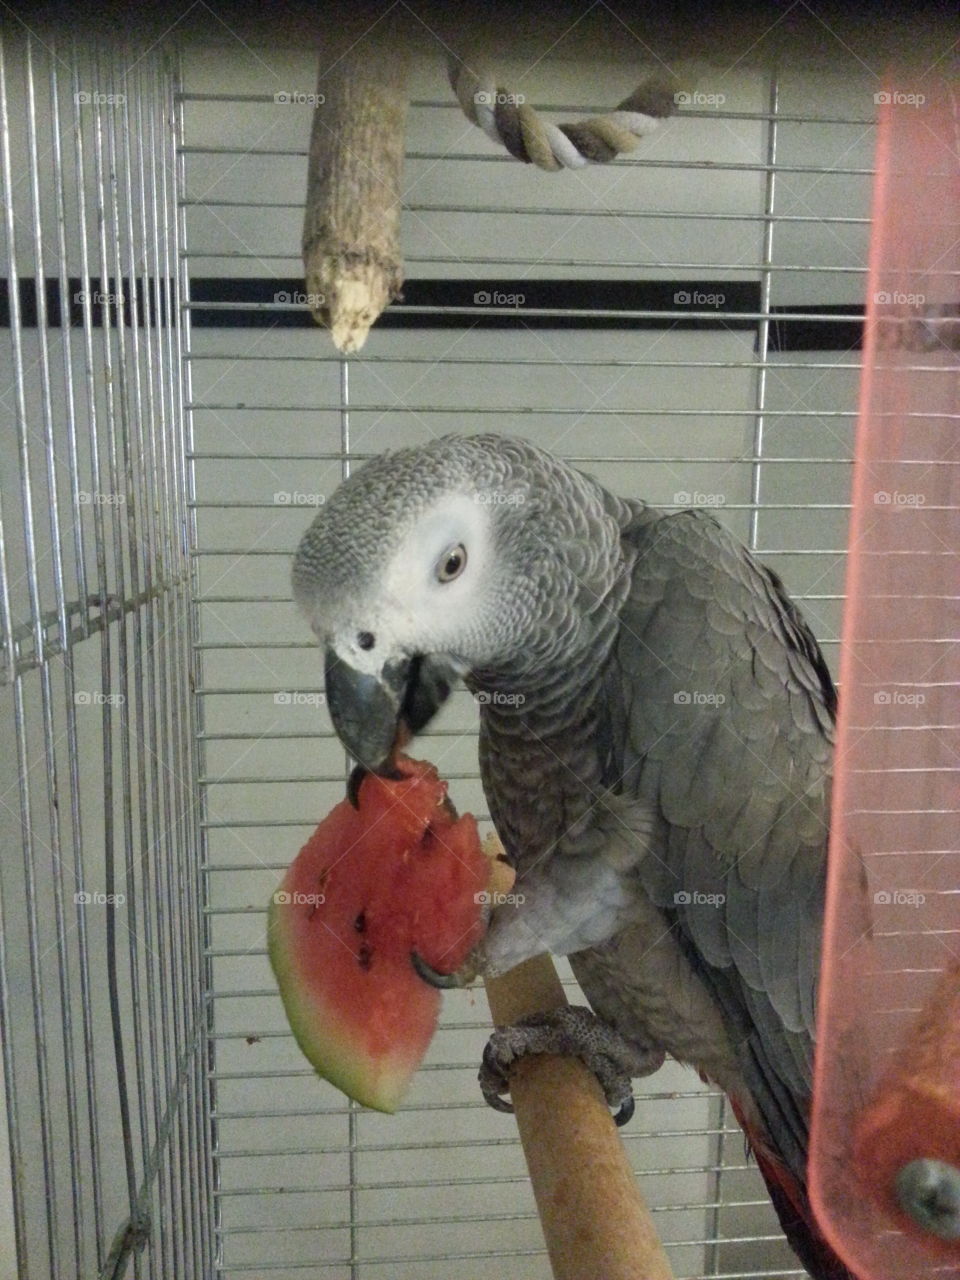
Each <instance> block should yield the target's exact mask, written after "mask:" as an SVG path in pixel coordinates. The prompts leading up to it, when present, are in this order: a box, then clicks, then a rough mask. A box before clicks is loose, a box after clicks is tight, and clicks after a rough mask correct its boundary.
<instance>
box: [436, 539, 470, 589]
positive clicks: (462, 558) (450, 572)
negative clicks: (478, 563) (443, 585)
mask: <svg viewBox="0 0 960 1280" xmlns="http://www.w3.org/2000/svg"><path fill="white" fill-rule="evenodd" d="M466 565H467V549H466V547H465V546H464V545H463V543H462V542H461V543H458V544H457V546H455V547H451V548H450V550H449V551H445V552H444V553H443V555H442V556H441V557H440V559H439V561H438V563H437V580H438V581H439V582H452V581H453V580H454V578H459V577H460V575H461V573H463V571H464V569H465V568H466Z"/></svg>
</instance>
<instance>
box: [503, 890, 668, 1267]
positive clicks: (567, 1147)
mask: <svg viewBox="0 0 960 1280" xmlns="http://www.w3.org/2000/svg"><path fill="white" fill-rule="evenodd" d="M492 887H493V888H494V890H496V891H499V892H505V891H506V890H507V889H508V888H509V885H506V886H504V887H503V888H501V886H499V885H498V884H497V883H496V882H493V885H492ZM486 988H487V998H488V999H489V1001H490V1012H491V1014H492V1015H493V1021H494V1023H495V1024H496V1025H497V1026H498V1027H499V1026H506V1025H507V1024H509V1023H512V1022H516V1021H517V1019H518V1018H522V1017H523V1016H524V1015H525V1014H528V1013H539V1012H541V1011H543V1010H546V1009H556V1008H559V1007H560V1006H561V1005H564V1004H566V1003H567V998H566V996H565V995H564V991H563V987H562V985H561V983H560V979H559V978H558V977H557V971H556V969H555V968H554V966H553V961H552V960H551V959H550V957H549V956H547V955H542V956H536V957H534V959H532V960H527V961H526V962H525V963H523V964H520V965H517V967H516V968H515V969H511V970H510V972H509V973H506V974H504V975H503V976H502V977H500V978H488V979H487V980H486ZM510 1097H511V1100H512V1102H513V1107H514V1111H515V1113H516V1117H517V1127H518V1129H519V1130H520V1140H521V1142H522V1143H523V1152H524V1155H525V1157H526V1160H527V1168H528V1169H529V1171H530V1179H531V1181H532V1183H533V1192H534V1195H535V1196H536V1200H537V1209H538V1210H539V1213H540V1222H541V1224H542V1226H543V1234H544V1236H545V1238H546V1242H547V1250H548V1252H549V1254H550V1263H551V1266H552V1267H553V1274H554V1277H555V1280H585V1278H586V1277H594V1276H597V1277H599V1276H602V1277H603V1280H673V1271H672V1270H671V1267H670V1263H669V1262H668V1260H667V1255H666V1254H665V1253H664V1250H663V1246H662V1245H661V1243H660V1241H659V1239H658V1238H657V1233H656V1230H655V1228H654V1225H653V1219H652V1218H651V1216H650V1210H649V1209H648V1208H647V1206H646V1204H645V1203H644V1200H643V1197H642V1196H641V1194H640V1188H639V1187H638V1186H637V1180H636V1177H635V1176H634V1173H633V1170H632V1169H631V1168H630V1163H629V1161H628V1160H627V1153H626V1151H625V1150H624V1146H623V1143H622V1142H621V1141H620V1136H619V1134H618V1133H617V1128H616V1125H615V1124H614V1122H613V1118H612V1117H611V1115H610V1112H609V1110H608V1108H607V1103H606V1100H605V1098H604V1096H603V1091H602V1090H601V1088H600V1084H599V1082H598V1081H597V1079H596V1077H595V1076H594V1075H593V1073H592V1072H590V1071H589V1070H588V1069H587V1068H586V1067H585V1066H584V1065H583V1063H582V1062H580V1061H579V1059H577V1058H565V1057H554V1056H553V1055H550V1054H533V1055H531V1056H530V1057H527V1058H522V1059H521V1060H520V1061H519V1062H518V1063H517V1064H516V1066H515V1067H514V1068H513V1069H512V1071H511V1074H510Z"/></svg>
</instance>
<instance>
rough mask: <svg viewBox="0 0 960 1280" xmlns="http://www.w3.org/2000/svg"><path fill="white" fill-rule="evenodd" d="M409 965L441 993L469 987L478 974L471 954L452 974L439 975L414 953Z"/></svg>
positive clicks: (411, 954)
mask: <svg viewBox="0 0 960 1280" xmlns="http://www.w3.org/2000/svg"><path fill="white" fill-rule="evenodd" d="M410 963H411V964H412V965H413V967H414V969H416V971H417V973H418V974H419V975H420V977H421V978H422V979H423V980H424V982H426V983H428V984H429V985H430V986H431V987H438V988H439V989H440V990H441V991H449V990H451V988H454V987H469V986H470V984H471V983H472V982H473V981H474V979H475V978H476V976H477V974H478V972H479V968H478V966H477V964H476V963H475V962H474V960H473V953H472V952H471V954H470V955H469V956H467V958H466V960H465V961H464V963H463V964H462V965H461V966H460V968H459V969H454V971H453V973H441V971H440V970H439V969H434V967H433V965H432V964H427V962H426V960H424V958H423V956H421V955H419V954H418V953H417V952H416V951H411V952H410ZM491 1105H492V1104H491Z"/></svg>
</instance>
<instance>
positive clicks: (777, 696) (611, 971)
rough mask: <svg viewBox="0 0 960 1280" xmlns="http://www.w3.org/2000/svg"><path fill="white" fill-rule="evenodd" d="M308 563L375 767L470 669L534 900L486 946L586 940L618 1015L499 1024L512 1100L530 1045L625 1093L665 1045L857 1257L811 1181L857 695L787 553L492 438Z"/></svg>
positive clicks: (507, 915) (584, 969) (360, 743)
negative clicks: (787, 571) (839, 709)
mask: <svg viewBox="0 0 960 1280" xmlns="http://www.w3.org/2000/svg"><path fill="white" fill-rule="evenodd" d="M293 586H294V595H295V598H296V601H297V603H298V604H299V606H300V607H301V609H302V610H303V612H304V613H305V615H306V617H307V618H308V620H309V622H310V624H311V626H312V628H313V630H314V632H315V633H316V636H317V638H318V640H319V642H320V644H321V645H322V646H323V649H324V651H325V678H326V690H327V702H328V707H329V711H330V715H331V718H332V721H333V725H334V728H335V729H336V732H337V734H338V736H339V737H340V739H341V741H342V742H343V744H344V745H345V747H346V748H347V749H348V750H349V752H350V753H351V754H352V755H353V757H354V758H355V759H356V760H357V761H358V762H359V764H360V767H361V768H362V769H365V770H375V771H378V772H382V773H386V772H389V771H390V770H391V769H392V768H393V764H392V759H393V755H394V752H395V750H396V748H397V746H398V744H399V743H402V742H405V741H406V739H407V738H408V737H409V735H410V733H416V732H417V731H419V730H420V729H422V728H423V727H424V725H425V724H426V723H427V722H428V721H429V719H430V717H431V716H432V715H433V713H434V712H435V711H436V709H437V708H438V706H439V705H440V703H441V702H442V701H443V700H444V699H445V698H446V697H447V695H448V694H449V692H450V687H451V682H452V681H453V680H454V679H455V678H457V677H461V678H462V679H463V680H464V681H465V682H466V684H467V686H468V688H469V689H471V690H472V691H473V692H474V693H475V694H479V695H482V696H480V697H479V698H478V701H479V702H480V703H481V708H480V744H479V753H480V769H481V776H482V780H483V788H484V792H485V795H486V797H487V800H488V803H489V806H490V813H491V816H492V818H493V821H494V823H495V825H496V829H497V831H498V833H499V835H500V837H501V839H502V841H503V843H504V845H505V847H506V850H507V855H508V857H509V858H510V860H511V861H512V862H513V863H514V865H515V867H516V870H517V877H518V878H517V886H516V888H517V890H518V894H517V896H518V897H519V896H520V892H521V891H522V896H523V902H522V904H521V905H519V906H516V905H509V906H503V907H500V908H498V909H496V910H495V911H494V912H493V916H492V919H491V922H490V927H489V930H488V932H487V935H486V938H485V940H484V942H483V943H482V944H481V946H480V953H479V956H478V962H479V965H480V967H481V968H482V969H483V971H484V972H486V973H499V972H503V971H505V970H506V969H509V968H511V967H512V966H513V965H515V964H517V963H519V962H520V961H522V960H524V959H526V958H528V957H529V956H531V955H534V954H538V953H540V952H543V951H546V950H549V951H551V952H553V953H554V954H558V955H568V956H569V957H570V963H571V965H572V968H573V971H574V973H575V975H576V977H577V979H578V981H579V982H580V985H581V987H582V989H583V991H584V993H585V995H586V997H587V999H588V1000H589V1001H590V1004H591V1006H592V1008H593V1011H594V1014H595V1015H596V1017H594V1016H593V1015H592V1014H590V1013H589V1011H585V1010H584V1011H582V1012H581V1013H580V1014H574V1015H572V1016H568V1018H567V1020H566V1022H565V1023H563V1025H560V1024H559V1023H558V1024H556V1025H553V1026H549V1025H548V1024H549V1022H550V1020H549V1019H547V1020H546V1022H544V1020H542V1019H541V1020H540V1022H539V1024H537V1025H528V1026H518V1027H514V1028H508V1029H504V1030H500V1031H498V1032H496V1033H495V1035H494V1036H493V1038H492V1040H491V1042H490V1044H489V1045H488V1049H487V1052H486V1053H485V1055H484V1068H483V1069H482V1071H481V1081H482V1082H483V1083H484V1091H485V1093H486V1094H487V1096H488V1100H491V1101H493V1102H494V1104H496V1101H497V1095H498V1093H501V1092H506V1090H507V1089H508V1087H509V1086H508V1084H507V1082H506V1076H507V1074H508V1070H509V1063H510V1061H511V1059H512V1058H514V1057H515V1056H516V1055H517V1054H519V1053H522V1052H524V1051H526V1050H530V1051H537V1050H541V1051H542V1050H544V1049H547V1050H550V1049H555V1048H557V1047H567V1048H570V1049H572V1050H574V1051H579V1052H581V1054H582V1056H583V1057H584V1058H585V1060H586V1061H588V1062H589V1063H590V1064H591V1065H592V1066H593V1067H594V1069H595V1070H596V1071H597V1074H598V1075H599V1076H600V1078H601V1082H602V1083H603V1084H604V1086H605V1088H606V1090H607V1096H608V1099H609V1100H610V1102H611V1105H620V1106H622V1107H624V1110H625V1113H626V1111H629V1110H632V1107H631V1106H630V1105H629V1104H628V1102H627V1099H628V1098H629V1089H630V1085H629V1076H630V1075H631V1074H634V1075H635V1074H642V1073H646V1072H649V1071H650V1070H652V1069H655V1068H656V1066H658V1065H659V1064H660V1062H662V1060H663V1054H664V1052H666V1053H669V1054H670V1055H671V1056H672V1057H674V1058H676V1059H678V1060H679V1061H681V1062H684V1063H689V1064H691V1065H693V1066H694V1067H696V1068H697V1070H698V1071H699V1072H700V1073H701V1074H702V1076H704V1077H705V1078H707V1079H709V1080H711V1081H713V1082H715V1083H716V1084H718V1085H719V1086H720V1087H721V1088H722V1089H723V1090H724V1091H725V1092H726V1093H727V1095H728V1096H729V1097H730V1099H731V1102H732V1104H733V1107H734V1109H735V1111H736V1114H737V1116H738V1117H739V1119H740V1121H741V1123H742V1125H743V1128H744V1130H745V1131H746V1133H747V1135H748V1138H749V1141H750V1143H751V1146H752V1148H753V1150H754V1152H755V1154H756V1156H757V1159H758V1162H759V1164H760V1168H761V1170H762V1172H763V1174H764V1177H765V1179H766V1182H767V1185H768V1187H769V1189H770V1193H771V1196H772V1199H773V1201H774V1204H775V1206H776V1209H777V1211H778V1214H779V1216H780V1219H781V1222H782V1225H783V1228H784V1231H785V1233H786V1235H787V1237H788V1239H789V1240H790V1242H791V1244H792V1245H793V1247H794V1249H795V1250H796V1252H797V1254H798V1255H799V1257H800V1258H801V1260H802V1261H803V1263H804V1265H805V1266H806V1267H807V1268H808V1269H809V1270H810V1272H811V1273H812V1274H813V1275H814V1276H816V1277H817V1278H818V1280H827V1278H829V1280H840V1277H849V1275H850V1273H849V1272H848V1271H847V1270H846V1268H845V1267H844V1266H843V1264H842V1263H841V1262H840V1261H839V1260H838V1258H837V1257H836V1256H835V1255H834V1254H833V1252H832V1251H831V1250H830V1248H829V1246H828V1245H827V1244H826V1242H825V1241H824V1239H823V1238H822V1236H821V1235H820V1233H819V1232H818V1230H817V1228H816V1226H815V1224H814V1222H813V1219H812V1216H811V1211H810V1204H809V1200H808V1198H807V1192H806V1151H807V1139H808V1117H809V1109H810V1095H811V1079H812V1057H813V1033H814V1016H815V989H816V981H817V969H818V956H819V943H820V930H821V917H822V912H823V897H824V884H825V856H826V842H827V830H828V802H829V787H830V768H831V744H832V738H833V727H834V713H835V708H836V694H835V691H834V687H833V683H832V681H831V679H830V675H829V672H828V670H827V667H826V664H825V662H824V659H823V656H822V654H821V652H820V650H819V648H818V646H817V643H816V641H815V639H814V637H813V635H812V633H811V632H810V630H809V628H808V627H807V624H806V623H805V621H804V620H803V618H802V617H801V615H800V613H799V611H798V609H797V608H796V606H795V605H794V604H793V603H792V602H791V600H790V599H789V597H788V596H787V594H786V591H785V590H784V587H783V584H782V583H781V582H780V580H779V579H778V578H777V576H776V575H775V574H774V573H772V572H771V571H770V570H769V569H766V568H765V567H764V566H762V565H761V564H759V563H758V562H757V561H756V560H755V559H754V558H753V556H752V555H751V554H750V553H749V551H747V549H746V548H745V547H743V546H741V545H740V544H739V543H738V542H737V540H736V539H735V538H734V537H733V536H731V534H729V533H728V532H727V531H726V530H725V529H724V528H723V527H722V525H720V524H719V523H718V521H717V520H716V519H715V518H714V516H713V515H711V514H710V513H709V512H708V511H706V510H704V509H696V510H684V511H677V512H665V511H661V510H657V509H655V508H653V507H650V506H647V505H646V504H645V503H643V502H641V501H628V500H624V499H622V498H619V497H615V496H614V495H613V494H612V493H610V492H608V491H607V490H606V489H604V488H603V487H602V486H601V485H599V484H598V483H597V482H596V481H595V480H593V479H592V478H591V477H589V476H587V475H585V474H582V473H581V472H579V471H576V470H574V469H573V468H571V467H570V466H568V465H567V464H565V463H564V462H562V461H560V460H559V459H557V458H555V457H553V456H552V455H550V454H549V453H546V452H545V451H543V450H541V449H539V448H536V447H534V446H533V445H532V444H529V443H527V442H526V441H523V440H519V439H511V438H508V437H506V436H501V435H492V434H491V435H479V436H471V437H458V436H447V437H445V438H443V439H439V440H436V441H434V442H432V443H430V444H427V445H425V446H423V447H419V448H413V449H400V450H397V451H393V452H389V453H387V454H384V455H382V456H380V457H376V458H374V459H372V460H371V461H370V462H368V463H367V464H366V465H364V466H363V467H362V468H360V469H359V470H358V471H357V472H356V473H355V474H353V475H351V476H350V477H349V478H348V479H347V480H346V481H345V482H344V483H343V484H342V485H341V486H340V487H339V488H338V489H337V490H336V492H335V493H334V494H333V496H332V498H331V499H330V500H329V501H328V502H327V504H326V505H325V506H324V507H323V508H322V509H321V511H320V512H319V514H318V515H317V518H316V520H315V521H314V523H313V524H312V525H311V527H310V529H309V530H308V531H307V533H306V534H305V536H304V538H303V540H302V542H301V543H300V546H299V548H298V550H297V553H296V557H295V561H294V568H293ZM421 971H422V968H421ZM425 976H428V977H429V976H430V975H429V974H427V975H425ZM440 980H441V979H439V978H438V981H440ZM613 1064H616V1068H615V1067H614V1065H613ZM618 1070H619V1074H618ZM624 1072H626V1075H625V1076H624ZM501 1105H503V1104H501Z"/></svg>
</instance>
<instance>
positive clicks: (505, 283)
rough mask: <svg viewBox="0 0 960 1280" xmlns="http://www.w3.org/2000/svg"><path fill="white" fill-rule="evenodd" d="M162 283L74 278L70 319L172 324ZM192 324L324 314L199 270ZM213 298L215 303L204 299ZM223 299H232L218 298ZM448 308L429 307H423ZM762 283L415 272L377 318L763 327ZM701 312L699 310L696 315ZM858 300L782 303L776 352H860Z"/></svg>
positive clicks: (27, 323) (273, 286)
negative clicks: (420, 276)
mask: <svg viewBox="0 0 960 1280" xmlns="http://www.w3.org/2000/svg"><path fill="white" fill-rule="evenodd" d="M155 283H156V282H155V281H153V280H150V281H148V282H146V283H145V282H144V281H143V280H142V279H138V280H137V281H136V285H135V289H134V288H132V287H131V284H130V281H129V280H128V279H126V278H124V279H122V280H121V281H120V282H119V285H118V284H117V281H115V280H108V281H106V282H101V281H100V280H92V281H89V282H88V283H87V284H86V285H84V282H83V281H82V280H81V279H80V278H79V277H73V276H72V277H70V280H69V283H68V294H67V299H66V312H67V316H68V322H69V323H70V324H71V325H73V326H77V327H78V326H80V325H82V323H83V298H82V293H81V290H82V289H84V288H86V289H87V291H88V293H89V295H90V299H91V313H92V320H93V324H94V326H95V327H97V328H101V327H102V326H103V325H104V324H105V323H107V324H110V325H111V326H116V325H117V324H118V323H119V322H121V317H122V323H123V324H124V325H127V326H129V325H130V323H131V314H132V302H133V299H134V298H135V299H136V305H137V317H138V322H139V323H140V324H141V325H142V324H143V323H144V316H145V315H147V316H148V317H149V321H150V324H151V325H155V324H157V323H159V324H165V323H166V309H167V306H168V299H169V304H172V297H173V289H172V282H170V281H163V280H161V281H160V285H161V288H160V296H159V301H158V300H157V298H156V294H155ZM190 287H191V295H192V296H191V307H190V315H191V323H192V324H193V325H194V326H196V327H197V328H201V329H235V328H244V329H250V328H252V329H267V328H276V329H309V328H313V327H314V326H315V323H316V322H315V321H314V319H313V317H312V316H311V314H310V310H309V307H308V305H307V302H308V299H307V296H306V294H305V292H304V283H303V279H302V278H291V279H267V278H264V277H255V278H234V277H226V278H225V277H213V276H209V277H193V278H192V279H191V282H190ZM19 296H20V312H21V321H22V324H23V325H24V327H26V328H34V327H35V326H36V324H37V318H38V312H37V289H36V282H35V281H34V280H33V279H30V278H24V279H21V280H20V288H19ZM46 302H47V317H48V323H49V324H50V325H51V326H52V327H54V328H59V327H60V325H61V323H62V310H61V297H60V283H59V281H58V280H57V279H53V278H48V279H47V280H46ZM204 304H213V305H204ZM216 304H227V305H225V306H222V307H221V306H218V305H216ZM422 307H431V308H433V307H436V308H446V309H447V310H441V311H440V312H439V313H434V312H427V313H423V312H421V311H419V310H417V309H418V308H422ZM537 310H552V311H566V312H573V313H575V314H568V315H546V316H544V315H533V314H531V312H533V311H537ZM759 310H760V286H759V284H757V283H754V282H751V281H743V280H737V281H727V280H699V281H690V280H679V281H678V280H642V281H634V280H487V281H478V280H409V281H407V283H406V284H405V285H404V289H403V297H402V298H401V299H399V300H398V301H397V302H394V303H393V304H392V305H391V306H390V307H389V308H388V309H387V311H386V312H385V313H384V315H383V316H381V318H380V319H379V320H378V321H377V327H379V328H381V329H465V328H478V329H521V328H523V329H620V330H623V329H654V330H658V329H659V330H662V329H679V330H723V329H726V330H741V331H749V330H757V327H758V324H757V320H756V319H755V316H756V314H757V312H758V311H759ZM801 310H802V312H803V318H801V319H790V320H782V319H778V318H777V317H778V316H780V315H783V314H784V313H786V314H792V315H796V313H797V312H799V311H801ZM619 311H623V312H637V311H652V312H667V313H669V317H668V318H664V317H662V316H657V317H647V316H642V317H637V316H634V315H630V316H623V317H621V316H618V315H604V314H595V313H601V312H619ZM691 313H695V314H691ZM862 314H863V308H862V306H860V305H856V306H845V305H841V306H828V307H804V308H799V307H774V308H773V309H772V312H771V315H772V323H771V325H770V333H769V344H770V350H771V351H773V352H788V351H851V350H852V351H855V350H858V349H859V348H860V345H861V339H862V329H863V323H862V320H860V321H850V320H849V319H847V320H832V319H831V318H830V317H831V316H851V315H857V316H862ZM9 325H10V297H9V286H8V282H7V281H6V280H0V327H4V328H7V327H9Z"/></svg>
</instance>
